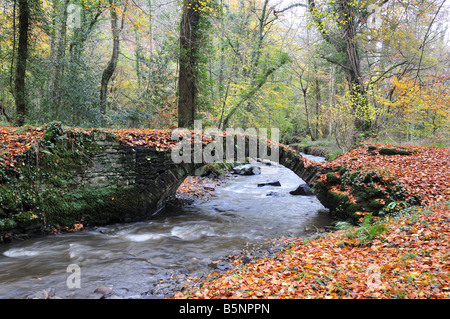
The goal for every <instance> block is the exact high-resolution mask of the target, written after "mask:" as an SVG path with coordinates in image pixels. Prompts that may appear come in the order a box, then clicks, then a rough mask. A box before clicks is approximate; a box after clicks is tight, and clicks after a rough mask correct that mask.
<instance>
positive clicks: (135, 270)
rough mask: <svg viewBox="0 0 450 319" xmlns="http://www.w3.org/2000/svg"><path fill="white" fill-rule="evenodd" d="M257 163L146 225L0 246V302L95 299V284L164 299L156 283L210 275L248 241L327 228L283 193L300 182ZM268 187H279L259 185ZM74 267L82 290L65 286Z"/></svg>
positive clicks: (316, 210) (312, 210)
mask: <svg viewBox="0 0 450 319" xmlns="http://www.w3.org/2000/svg"><path fill="white" fill-rule="evenodd" d="M312 159H313V160H321V158H314V157H313V158H312ZM258 165H259V166H260V168H261V174H260V175H251V176H240V175H233V176H232V177H231V178H230V179H229V180H227V181H226V182H225V183H223V184H222V185H220V186H217V187H216V189H215V192H214V195H213V197H212V198H211V199H210V200H209V201H207V202H204V203H201V204H196V205H193V206H186V207H175V206H173V207H172V206H171V207H168V208H167V209H165V210H163V211H161V212H159V213H158V214H155V215H154V216H153V217H152V218H150V219H148V220H146V221H144V222H134V223H126V224H114V225H108V226H103V227H98V228H92V229H86V230H83V231H80V232H75V233H67V234H62V235H51V236H39V237H33V238H31V239H29V240H24V241H15V242H12V243H10V244H4V245H0V269H1V271H0V298H2V299H7V298H17V299H19V298H27V297H28V296H30V295H32V294H34V293H36V292H38V291H41V290H44V289H47V290H48V289H49V288H54V290H55V293H56V295H57V296H59V297H62V298H96V297H97V298H98V294H95V293H94V290H95V289H96V288H98V287H101V286H104V287H108V288H110V289H112V290H114V292H115V295H116V296H120V297H122V298H143V297H147V296H152V295H156V296H159V297H164V294H163V292H161V291H162V290H161V289H160V292H158V291H157V290H158V287H160V288H161V287H163V286H164V285H163V286H161V284H163V283H166V282H167V281H169V280H170V279H171V278H172V279H173V277H174V276H175V277H177V276H178V277H177V278H180V280H181V279H183V278H187V277H188V276H191V275H192V276H194V275H197V274H200V273H204V272H205V271H213V268H211V265H212V264H214V263H213V261H216V260H217V259H219V258H221V257H223V256H226V255H228V254H230V253H232V252H236V251H242V250H243V249H244V248H245V247H246V246H247V244H248V243H252V244H261V245H264V244H265V243H267V242H268V239H269V238H277V237H281V236H287V237H289V236H304V235H306V234H308V232H309V233H311V230H309V231H308V230H307V228H309V229H313V230H314V229H315V228H316V227H317V228H323V227H324V226H326V225H329V224H330V223H331V217H330V215H329V214H328V213H327V210H326V209H324V207H323V206H322V204H321V203H320V202H319V201H318V199H317V198H316V197H315V196H294V195H291V194H289V191H291V190H295V189H296V188H297V186H298V185H299V184H302V183H303V181H302V180H301V179H300V178H299V177H298V176H297V175H295V174H294V173H293V172H292V171H290V170H289V169H287V168H285V167H283V166H281V165H278V164H276V163H273V164H272V165H270V166H268V165H264V164H261V163H258ZM272 181H279V182H280V184H281V186H264V187H258V183H265V182H272ZM73 264H75V265H77V266H79V270H80V273H79V275H80V276H79V282H80V284H81V285H80V288H78V287H77V288H69V287H68V285H67V282H66V281H67V279H68V277H69V276H70V275H71V274H72V273H71V272H67V268H68V266H69V265H73ZM165 287H166V288H167V289H172V288H173V287H172V286H170V285H169V284H167V285H166V286H165ZM155 289H156V290H155Z"/></svg>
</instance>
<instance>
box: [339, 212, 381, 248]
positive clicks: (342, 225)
mask: <svg viewBox="0 0 450 319" xmlns="http://www.w3.org/2000/svg"><path fill="white" fill-rule="evenodd" d="M335 226H336V228H337V229H340V230H346V231H347V237H348V238H352V239H356V240H358V244H357V245H358V246H364V245H367V244H368V243H370V242H371V241H372V240H373V239H375V238H376V237H377V236H379V235H381V234H383V233H384V232H386V231H387V230H388V228H387V226H385V225H382V224H380V223H378V222H374V221H373V218H372V213H369V214H367V215H366V216H364V218H363V221H362V223H361V224H360V225H358V226H353V225H352V224H351V223H349V222H343V221H340V222H337V223H336V225H335Z"/></svg>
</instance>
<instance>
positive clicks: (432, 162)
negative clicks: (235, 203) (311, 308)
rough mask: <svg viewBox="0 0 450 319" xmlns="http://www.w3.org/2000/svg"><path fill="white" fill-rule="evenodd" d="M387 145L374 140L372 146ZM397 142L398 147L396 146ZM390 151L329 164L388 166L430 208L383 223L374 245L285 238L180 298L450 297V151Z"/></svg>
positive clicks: (363, 152) (343, 235) (334, 238)
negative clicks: (267, 254)
mask: <svg viewBox="0 0 450 319" xmlns="http://www.w3.org/2000/svg"><path fill="white" fill-rule="evenodd" d="M382 147H385V145H380V144H376V145H372V148H371V150H374V149H377V148H378V149H380V148H382ZM390 147H392V146H390ZM408 149H409V150H410V151H411V155H408V156H402V155H396V156H382V155H379V154H375V153H374V152H367V150H368V146H367V145H361V146H360V147H359V148H356V149H354V150H352V151H350V152H347V153H345V154H343V156H341V157H339V158H338V159H336V160H335V161H333V162H331V163H325V164H313V163H310V162H308V165H324V166H327V167H337V166H341V167H342V166H344V167H346V168H347V169H351V170H355V169H359V168H362V167H363V168H368V169H373V168H377V169H378V170H383V171H384V173H385V174H386V175H388V176H389V178H396V179H398V180H399V181H400V182H401V183H402V184H403V185H404V186H405V187H406V189H407V191H408V192H409V194H410V195H411V196H413V195H414V196H417V195H420V198H421V202H422V204H423V205H426V207H425V206H418V207H412V208H410V209H407V210H406V209H405V210H403V211H401V212H399V213H397V214H396V215H393V216H390V217H386V218H384V219H383V220H382V221H380V223H382V224H383V225H384V226H386V227H387V231H386V232H385V233H382V234H380V235H379V236H378V237H377V238H376V239H375V240H373V241H371V242H369V243H368V244H366V245H359V242H358V240H357V239H356V238H353V237H351V236H350V237H349V236H348V232H346V231H343V230H341V231H336V232H333V233H329V234H325V235H321V236H318V237H316V238H309V239H302V238H289V239H285V240H286V242H287V243H289V244H290V245H289V247H288V248H287V249H285V250H284V251H283V252H281V253H279V254H278V255H277V256H276V257H272V258H264V259H260V260H255V261H253V262H251V263H248V264H246V265H242V266H240V267H237V268H236V269H235V270H231V271H228V272H226V273H223V274H217V273H214V274H210V275H209V276H208V278H207V280H203V281H199V282H197V283H196V284H195V286H194V287H192V288H190V289H188V290H186V291H184V292H180V293H178V294H176V296H175V297H176V298H199V299H201V298H322V299H323V298H449V296H450V275H449V270H450V263H449V257H450V253H449V251H450V250H449V248H450V247H449V246H450V245H449V232H450V202H449V200H450V196H449V195H450V193H449V191H450V188H449V183H448V181H449V176H448V172H449V167H448V165H449V150H448V149H446V148H434V147H409V148H408Z"/></svg>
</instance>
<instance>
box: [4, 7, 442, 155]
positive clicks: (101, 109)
mask: <svg viewBox="0 0 450 319" xmlns="http://www.w3.org/2000/svg"><path fill="white" fill-rule="evenodd" d="M347 1H349V2H347ZM371 5H372V7H371ZM373 5H376V6H377V7H376V8H378V11H377V12H371V10H370V9H371V8H373ZM74 8H75V9H77V10H79V11H78V12H79V14H80V15H79V17H80V20H79V25H76V24H77V21H76V20H73V17H74V14H77V12H76V11H74ZM74 24H75V26H74ZM448 40H449V33H448V6H447V7H446V5H445V1H444V0H389V1H387V0H383V1H381V0H380V1H373V0H302V1H295V0H291V1H281V0H270V1H269V0H204V1H203V0H184V2H183V1H181V0H89V1H88V0H72V1H69V0H1V1H0V114H1V115H0V123H1V124H3V125H16V126H21V125H33V126H39V125H43V124H45V123H48V122H50V121H54V120H57V121H61V122H62V123H64V124H65V125H69V126H79V127H122V128H126V127H134V128H155V129H169V128H175V127H177V126H190V125H191V124H192V120H193V118H197V119H202V120H203V127H204V128H205V127H207V126H216V127H219V128H220V129H225V128H227V127H242V128H244V129H245V128H249V127H266V128H270V127H277V128H279V129H280V133H281V137H282V141H281V142H284V143H286V144H292V143H296V142H300V141H303V142H305V141H308V142H311V143H314V142H315V141H328V142H329V143H332V144H333V145H337V147H338V151H339V152H341V151H344V150H345V149H348V148H349V147H350V146H351V145H352V144H353V143H354V142H355V141H361V140H368V139H376V140H379V141H382V142H396V143H399V142H413V141H422V143H425V144H426V143H432V144H434V145H438V146H446V143H448V142H446V141H448V140H449V138H448V132H449V131H448V129H449V116H448V111H449V105H450V98H449V82H450V72H449V70H450V69H449V66H450V55H449V41H448ZM183 108H184V111H183ZM447 146H448V145H447Z"/></svg>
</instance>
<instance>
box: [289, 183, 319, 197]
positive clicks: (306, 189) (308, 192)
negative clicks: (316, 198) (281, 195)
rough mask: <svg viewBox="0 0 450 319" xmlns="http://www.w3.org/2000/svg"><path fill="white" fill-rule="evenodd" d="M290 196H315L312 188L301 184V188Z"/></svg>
mask: <svg viewBox="0 0 450 319" xmlns="http://www.w3.org/2000/svg"><path fill="white" fill-rule="evenodd" d="M289 194H291V195H304V196H310V195H314V194H313V192H312V191H311V188H309V186H308V185H306V184H300V186H299V187H297V189H296V190H295V191H290V192H289Z"/></svg>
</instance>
